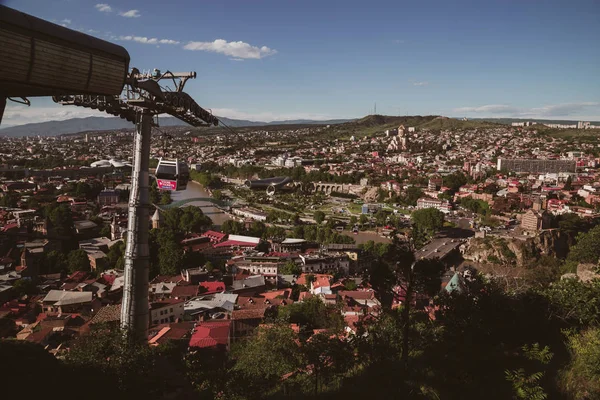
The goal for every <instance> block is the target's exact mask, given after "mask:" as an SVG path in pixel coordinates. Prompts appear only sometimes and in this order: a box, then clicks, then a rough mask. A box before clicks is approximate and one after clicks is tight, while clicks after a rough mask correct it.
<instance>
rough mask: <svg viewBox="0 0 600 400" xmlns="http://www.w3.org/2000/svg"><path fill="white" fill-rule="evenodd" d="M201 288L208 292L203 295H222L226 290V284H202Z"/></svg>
mask: <svg viewBox="0 0 600 400" xmlns="http://www.w3.org/2000/svg"><path fill="white" fill-rule="evenodd" d="M200 286H202V287H203V288H205V289H206V292H204V293H202V294H214V293H220V292H223V291H224V290H225V284H224V283H223V282H200Z"/></svg>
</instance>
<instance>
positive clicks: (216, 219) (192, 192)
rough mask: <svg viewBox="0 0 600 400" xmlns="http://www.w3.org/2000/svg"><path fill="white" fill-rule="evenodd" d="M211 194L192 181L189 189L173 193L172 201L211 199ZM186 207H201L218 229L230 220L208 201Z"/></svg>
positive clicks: (194, 202)
mask: <svg viewBox="0 0 600 400" xmlns="http://www.w3.org/2000/svg"><path fill="white" fill-rule="evenodd" d="M209 197H211V196H210V194H209V193H208V191H207V190H206V189H204V188H203V187H202V185H200V184H199V183H197V182H194V181H192V180H190V181H189V182H188V185H187V188H186V189H185V190H183V191H176V192H171V199H172V200H173V201H174V202H175V201H179V200H186V199H195V198H209ZM186 206H195V207H200V208H201V209H202V211H203V212H204V214H206V215H207V216H209V217H210V219H212V221H213V224H215V225H216V226H217V227H220V226H221V225H222V224H223V222H225V221H226V220H228V219H230V218H229V215H228V214H227V213H224V212H223V211H221V210H219V209H218V208H217V207H215V206H214V204H212V203H211V202H208V201H193V202H191V203H187V204H186Z"/></svg>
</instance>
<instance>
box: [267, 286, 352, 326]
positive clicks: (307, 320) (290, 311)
mask: <svg viewBox="0 0 600 400" xmlns="http://www.w3.org/2000/svg"><path fill="white" fill-rule="evenodd" d="M307 286H308V284H307ZM278 316H279V318H280V319H281V320H283V321H286V322H290V323H294V324H299V325H300V326H301V328H302V330H303V332H312V330H313V329H332V330H335V331H338V330H340V329H342V327H343V323H344V321H343V318H342V316H341V315H340V313H339V311H338V310H337V309H336V308H335V307H334V306H332V305H328V304H325V303H323V301H322V300H321V299H320V298H319V297H316V296H314V297H310V298H308V299H306V300H304V301H302V302H301V303H294V304H290V305H287V306H285V307H282V308H280V309H279V313H278Z"/></svg>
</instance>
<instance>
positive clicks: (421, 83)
mask: <svg viewBox="0 0 600 400" xmlns="http://www.w3.org/2000/svg"><path fill="white" fill-rule="evenodd" d="M427 85H429V82H413V86H427Z"/></svg>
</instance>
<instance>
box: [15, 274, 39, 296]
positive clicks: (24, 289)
mask: <svg viewBox="0 0 600 400" xmlns="http://www.w3.org/2000/svg"><path fill="white" fill-rule="evenodd" d="M13 290H14V291H15V293H16V294H17V295H18V296H19V297H20V296H24V295H29V296H30V295H32V294H36V293H37V292H38V288H37V286H36V285H35V283H34V282H33V281H32V280H31V279H23V278H22V279H19V280H18V281H16V282H15V283H14V285H13Z"/></svg>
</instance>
